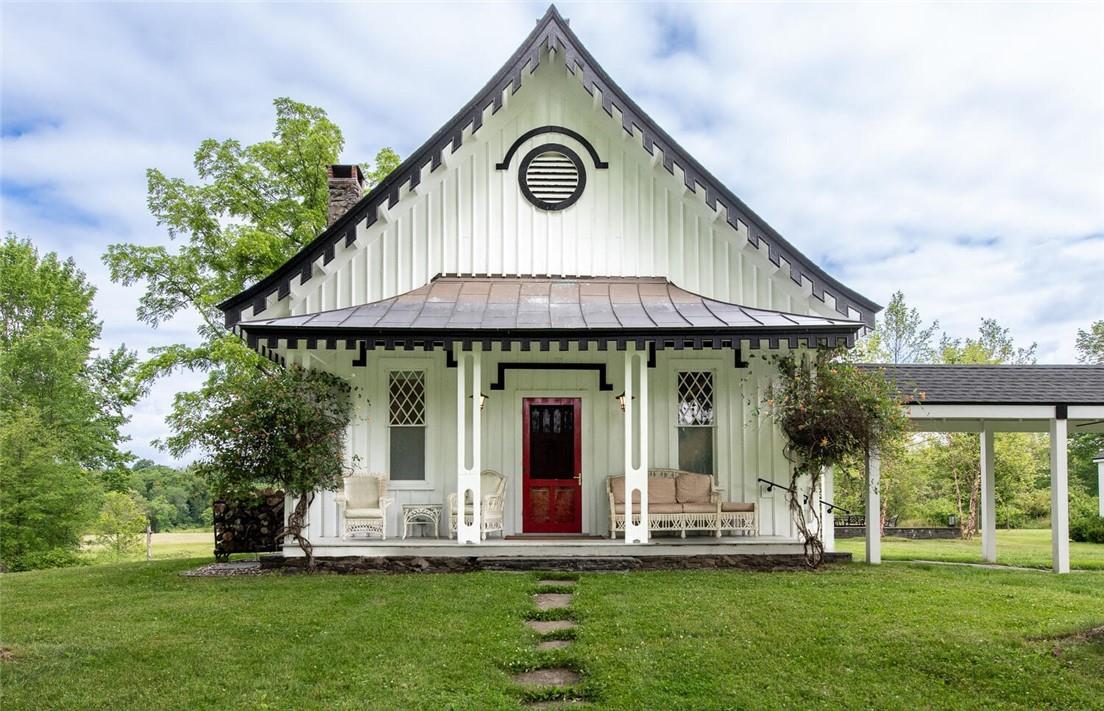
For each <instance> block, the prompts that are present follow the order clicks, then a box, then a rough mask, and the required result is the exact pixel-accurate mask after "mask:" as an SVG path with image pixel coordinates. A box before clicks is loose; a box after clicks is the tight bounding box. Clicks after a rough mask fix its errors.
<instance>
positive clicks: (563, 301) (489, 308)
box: [239, 275, 863, 331]
mask: <svg viewBox="0 0 1104 711" xmlns="http://www.w3.org/2000/svg"><path fill="white" fill-rule="evenodd" d="M239 326H240V327H241V328H243V329H245V330H247V331H248V330H250V328H266V327H295V328H301V329H303V330H304V331H309V330H311V329H342V330H344V329H350V330H352V329H404V330H405V329H417V330H442V331H447V330H457V329H462V330H507V329H550V330H595V329H607V330H608V329H614V330H617V329H625V330H634V331H639V330H645V331H647V330H656V329H666V330H670V329H676V330H682V329H732V328H750V329H763V328H766V329H770V328H785V329H793V328H813V329H816V328H818V327H823V328H832V329H835V330H850V331H857V330H858V329H859V328H861V327H862V326H863V324H862V322H860V321H851V320H847V319H836V318H824V317H820V316H803V315H800V314H789V313H784V312H781V311H771V310H767V309H756V308H750V307H747V306H740V305H738V304H730V303H726V302H723V301H717V300H715V299H709V298H706V297H703V296H700V295H698V294H695V293H693V292H690V291H687V290H686V289H683V288H681V287H679V286H677V285H675V284H673V283H672V282H670V281H668V280H667V279H665V278H663V277H577V278H575V277H564V278H556V277H492V276H472V277H463V276H455V275H446V276H439V277H436V278H434V279H433V280H432V281H431V282H429V283H428V284H426V285H425V286H422V287H420V288H418V289H414V290H413V291H409V292H407V293H405V294H402V295H399V296H396V297H392V298H389V299H383V300H381V301H376V302H373V303H369V304H363V305H360V306H350V307H347V308H343V309H335V310H333V311H323V312H320V313H314V314H306V315H302V316H287V317H282V318H273V319H257V320H253V321H247V322H243V323H240V324H239Z"/></svg>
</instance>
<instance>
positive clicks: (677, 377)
mask: <svg viewBox="0 0 1104 711" xmlns="http://www.w3.org/2000/svg"><path fill="white" fill-rule="evenodd" d="M717 371H718V368H717V367H716V364H715V363H713V362H706V361H678V362H674V363H672V364H671V373H672V376H673V377H672V384H671V385H672V387H671V390H672V403H673V407H672V408H671V409H672V412H673V415H674V416H673V418H672V419H673V422H672V425H673V427H674V437H673V439H672V444H673V445H674V447H673V448H672V449H673V455H674V456H673V457H672V459H673V460H674V462H673V464H674V466H675V467H676V468H678V469H682V446H681V442H680V438H681V435H682V432H681V431H682V429H683V428H686V429H705V430H710V431H711V433H712V434H711V436H710V442H709V447H710V465H711V468H712V471H710V472H697V473H708V475H709V476H711V477H712V478H713V480H714V481H717V480H718V471H717V470H718V452H719V443H718V441H717V431H718V426H717V422H718V420H719V419H720V412H719V410H718V407H717V389H718V387H719V382H720V378H719V374H718V372H717ZM684 373H704V374H707V375H708V376H709V380H710V405H711V407H712V417H711V421H710V424H708V425H702V424H682V423H681V422H680V419H681V411H682V393H681V391H680V387H679V386H680V384H681V381H682V375H683V374H684Z"/></svg>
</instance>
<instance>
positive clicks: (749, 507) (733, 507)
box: [721, 501, 755, 511]
mask: <svg viewBox="0 0 1104 711" xmlns="http://www.w3.org/2000/svg"><path fill="white" fill-rule="evenodd" d="M754 510H755V504H744V503H740V502H739V501H722V502H721V511H754Z"/></svg>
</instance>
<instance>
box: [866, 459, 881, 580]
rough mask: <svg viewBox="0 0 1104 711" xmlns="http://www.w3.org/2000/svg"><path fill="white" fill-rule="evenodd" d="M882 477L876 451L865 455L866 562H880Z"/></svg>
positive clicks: (872, 563) (875, 563)
mask: <svg viewBox="0 0 1104 711" xmlns="http://www.w3.org/2000/svg"><path fill="white" fill-rule="evenodd" d="M881 477H882V459H881V455H880V454H879V452H878V451H877V450H875V451H872V452H867V454H866V562H867V563H869V564H870V565H878V564H879V563H881V562H882V525H881V511H882V496H881V494H880V493H879V491H878V482H879V481H880V480H881Z"/></svg>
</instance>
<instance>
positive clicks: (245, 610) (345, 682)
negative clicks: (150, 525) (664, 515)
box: [0, 560, 1104, 709]
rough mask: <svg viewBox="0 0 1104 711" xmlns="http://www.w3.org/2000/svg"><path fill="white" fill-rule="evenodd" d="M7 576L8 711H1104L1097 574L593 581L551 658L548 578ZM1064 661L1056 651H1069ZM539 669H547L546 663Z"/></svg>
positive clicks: (111, 570) (149, 572)
mask: <svg viewBox="0 0 1104 711" xmlns="http://www.w3.org/2000/svg"><path fill="white" fill-rule="evenodd" d="M200 562H201V561H198V560H188V561H184V560H179V561H164V562H153V563H148V564H147V563H123V564H117V565H101V566H94V567H86V568H73V569H66V570H51V571H37V572H30V573H17V574H8V575H4V576H0V595H2V599H3V619H2V625H3V626H2V629H0V639H2V643H3V645H5V646H7V647H9V648H10V649H11V650H12V653H13V655H14V659H13V660H11V661H6V662H0V684H2V686H3V696H4V701H3V703H4V708H5V709H32V708H33V709H40V708H63V707H70V708H74V707H75V708H115V709H154V708H201V709H202V708H212V709H215V708H217V709H224V708H239V707H249V708H257V709H264V708H301V709H320V708H369V709H395V708H404V709H423V708H432V709H514V708H518V706H519V703H520V701H521V700H522V699H523V695H522V694H521V692H520V691H519V690H517V689H516V688H515V687H514V686H513V685H512V683H511V681H510V677H509V674H510V672H511V671H514V670H518V669H522V668H531V667H533V666H539V665H541V664H543V663H545V662H557V663H562V664H565V665H568V666H570V667H571V668H574V669H578V670H579V671H580V672H581V673H582V674H583V683H582V685H581V692H582V693H583V694H584V695H585V696H587V697H588V698H590V699H592V700H593V705H594V706H595V707H598V708H612V709H639V708H664V707H666V708H669V709H711V708H717V709H720V708H783V707H795V706H804V707H813V708H856V709H866V708H907V707H909V706H912V707H918V708H931V707H939V708H979V707H986V708H1024V709H1035V708H1048V707H1049V708H1085V709H1091V708H1104V675H1102V674H1101V673H1100V669H1101V668H1102V666H1104V640H1101V639H1099V638H1097V639H1089V640H1074V639H1069V640H1061V639H1057V637H1059V636H1062V635H1067V634H1071V633H1075V632H1077V631H1084V630H1087V629H1090V628H1093V627H1097V626H1100V625H1102V624H1104V574H1101V573H1075V574H1072V575H1068V576H1055V575H1043V574H1039V573H1034V572H1024V571H1015V570H984V569H972V568H951V567H943V566H922V565H918V566H880V567H877V568H871V567H866V566H862V565H858V564H851V565H843V566H838V567H835V568H831V569H828V570H825V571H822V572H818V573H804V572H795V573H747V572H736V571H680V572H648V573H607V574H599V573H589V574H581V575H580V576H579V582H578V585H577V586H576V588H577V589H576V597H575V601H574V603H573V605H572V612H573V616H574V617H575V619H576V620H577V621H578V623H579V627H578V629H577V630H576V631H575V632H576V634H575V637H576V638H577V640H578V641H577V642H576V644H575V646H574V647H572V648H570V649H569V650H559V651H556V652H553V653H536V652H534V651H533V643H534V642H535V640H536V636H535V635H534V634H533V633H532V632H530V631H529V630H528V629H526V628H525V627H524V626H523V624H522V620H523V619H525V618H526V616H527V614H528V613H530V611H531V610H532V609H533V608H532V600H531V598H530V595H531V593H532V592H533V591H534V590H535V589H536V580H537V579H538V577H544V576H537V575H536V574H531V575H530V574H521V575H519V574H511V573H489V572H488V573H477V574H469V575H404V576H387V575H370V576H334V575H317V576H303V575H294V576H285V575H270V576H263V577H239V578H221V579H220V578H183V577H181V576H180V575H178V573H179V572H180V571H181V570H184V569H186V568H188V567H191V566H194V565H196V564H198V563H200ZM1056 648H1057V649H1059V650H1060V651H1059V652H1057V653H1055V649H1056ZM542 655H543V656H542Z"/></svg>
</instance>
